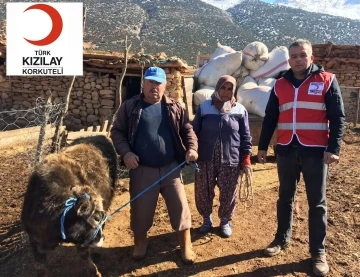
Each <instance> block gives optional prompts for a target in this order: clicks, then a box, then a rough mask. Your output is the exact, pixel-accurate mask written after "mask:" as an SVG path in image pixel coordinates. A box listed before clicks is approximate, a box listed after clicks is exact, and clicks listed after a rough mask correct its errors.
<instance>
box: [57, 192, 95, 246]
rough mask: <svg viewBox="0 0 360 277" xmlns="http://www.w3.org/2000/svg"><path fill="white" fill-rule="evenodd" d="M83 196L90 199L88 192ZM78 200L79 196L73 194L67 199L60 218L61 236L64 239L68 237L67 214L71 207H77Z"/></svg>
mask: <svg viewBox="0 0 360 277" xmlns="http://www.w3.org/2000/svg"><path fill="white" fill-rule="evenodd" d="M83 197H84V198H85V199H88V200H89V199H90V196H89V195H88V194H87V193H84V195H83ZM77 200H78V199H77V197H76V196H73V197H70V198H69V199H68V200H66V201H65V210H64V211H63V213H62V215H61V219H60V228H61V237H62V239H63V240H65V239H66V235H65V227H64V222H65V216H66V214H67V212H68V211H69V210H70V209H71V208H73V207H75V205H76V202H77Z"/></svg>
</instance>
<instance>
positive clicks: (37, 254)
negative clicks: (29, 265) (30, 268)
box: [30, 239, 49, 277]
mask: <svg viewBox="0 0 360 277" xmlns="http://www.w3.org/2000/svg"><path fill="white" fill-rule="evenodd" d="M30 244H31V249H32V252H33V254H34V258H35V265H34V266H35V270H36V274H37V276H38V277H47V276H49V269H48V264H47V253H48V249H46V248H44V247H43V246H42V245H40V244H39V243H37V242H35V241H33V240H31V239H30Z"/></svg>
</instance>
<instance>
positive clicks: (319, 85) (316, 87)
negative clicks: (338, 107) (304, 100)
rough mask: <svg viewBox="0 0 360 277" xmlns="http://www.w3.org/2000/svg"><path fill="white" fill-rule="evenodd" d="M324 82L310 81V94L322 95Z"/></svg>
mask: <svg viewBox="0 0 360 277" xmlns="http://www.w3.org/2000/svg"><path fill="white" fill-rule="evenodd" d="M324 86H325V84H324V82H313V83H310V86H309V90H308V94H310V95H322V92H323V90H324Z"/></svg>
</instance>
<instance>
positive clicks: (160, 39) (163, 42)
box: [0, 0, 360, 64]
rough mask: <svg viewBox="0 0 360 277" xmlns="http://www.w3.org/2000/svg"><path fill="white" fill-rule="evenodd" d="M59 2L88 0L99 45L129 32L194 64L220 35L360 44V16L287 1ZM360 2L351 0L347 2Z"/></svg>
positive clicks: (149, 47)
mask: <svg viewBox="0 0 360 277" xmlns="http://www.w3.org/2000/svg"><path fill="white" fill-rule="evenodd" d="M209 1H210V0H209ZM278 1H280V0H278ZM289 1H290V0H289ZM291 1H292V2H294V1H295V0H291ZM301 1H303V0H301ZM328 1H329V2H331V1H330V0H328ZM338 1H343V2H344V1H345V0H338ZM359 1H360V0H359ZM7 2H17V1H13V0H9V1H7ZM27 2H47V1H46V0H45V1H39V0H37V1H27ZM57 2H83V3H84V4H85V5H86V6H87V10H88V11H87V17H86V27H85V32H84V41H91V42H92V43H93V44H95V45H96V46H97V47H98V49H101V50H111V51H122V50H123V46H124V39H125V36H128V40H129V41H130V42H131V43H132V47H131V51H132V52H137V51H140V50H141V49H144V52H146V53H157V52H162V51H163V52H166V54H167V55H168V56H172V55H177V56H179V57H181V58H184V59H185V60H186V61H187V62H188V63H189V64H194V63H195V60H196V54H197V52H198V51H200V52H201V53H212V52H213V51H214V50H215V48H216V45H217V42H218V41H219V42H221V44H223V45H229V46H231V47H233V48H234V49H236V50H241V49H243V48H244V47H245V46H246V45H247V44H248V43H250V42H252V41H255V40H259V41H262V42H264V43H265V44H266V45H267V46H268V47H269V48H272V47H274V46H278V45H288V44H289V43H290V42H292V41H293V40H294V39H297V38H306V39H309V40H310V41H311V42H313V43H327V42H328V41H329V40H330V41H332V42H333V43H337V44H352V45H353V44H360V21H357V20H351V19H347V18H342V17H335V16H330V15H326V14H319V13H313V12H307V11H304V10H301V9H294V8H290V7H288V6H284V5H285V2H284V1H283V2H284V3H282V5H274V4H267V3H265V2H262V1H259V0H241V1H240V0H239V1H235V0H234V1H233V2H237V3H239V4H237V5H235V6H234V7H232V8H230V9H228V10H226V11H225V10H222V9H219V8H216V7H214V6H213V5H210V4H207V3H204V2H203V1H200V0H126V1H125V0H122V1H119V0H106V1H105V0H83V1H79V0H70V1H57ZM212 2H223V1H216V0H215V1H214V0H213V1H212ZM298 2H299V3H300V1H298ZM312 2H316V1H315V0H313V1H312ZM357 2H358V1H355V0H352V1H349V0H348V1H346V2H344V5H356V4H357ZM331 3H332V2H331ZM290 4H291V3H290ZM286 5H287V4H286ZM5 14H6V13H5V4H0V39H1V38H5V35H4V34H3V35H1V32H3V31H4V25H3V22H4V20H5Z"/></svg>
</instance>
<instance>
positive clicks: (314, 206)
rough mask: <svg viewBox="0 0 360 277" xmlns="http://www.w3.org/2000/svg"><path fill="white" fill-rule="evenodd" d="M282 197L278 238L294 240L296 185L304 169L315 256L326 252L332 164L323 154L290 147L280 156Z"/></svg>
mask: <svg viewBox="0 0 360 277" xmlns="http://www.w3.org/2000/svg"><path fill="white" fill-rule="evenodd" d="M277 168H278V175H279V182H280V187H279V200H278V202H277V218H278V228H277V232H276V236H275V239H276V240H277V241H279V242H281V243H287V242H289V241H290V237H291V231H292V221H293V209H294V198H295V194H296V185H297V183H298V182H299V180H300V172H302V174H303V177H304V181H305V187H306V195H307V200H308V205H309V215H308V216H309V242H310V253H311V255H317V254H322V253H325V237H326V228H327V208H326V183H327V177H328V165H327V164H325V163H324V161H323V157H322V155H319V154H318V153H314V154H313V155H311V154H309V153H304V152H303V151H300V148H299V147H296V146H289V151H288V153H286V154H284V155H277Z"/></svg>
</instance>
